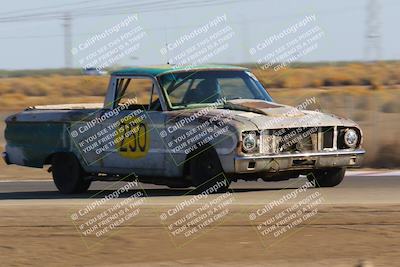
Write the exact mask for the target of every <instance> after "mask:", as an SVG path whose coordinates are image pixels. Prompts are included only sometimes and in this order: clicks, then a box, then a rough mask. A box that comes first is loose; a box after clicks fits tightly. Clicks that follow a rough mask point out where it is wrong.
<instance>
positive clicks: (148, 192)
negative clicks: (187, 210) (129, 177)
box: [0, 188, 296, 200]
mask: <svg viewBox="0 0 400 267" xmlns="http://www.w3.org/2000/svg"><path fill="white" fill-rule="evenodd" d="M282 189H288V190H289V189H296V188H245V189H234V190H229V192H231V193H234V194H240V193H246V192H260V191H277V190H278V191H279V190H282ZM139 191H142V192H143V190H129V191H128V192H124V193H121V194H120V195H119V198H129V197H131V196H133V195H134V194H135V193H137V192H139ZM113 192H115V190H89V191H88V192H86V193H82V194H71V195H64V194H61V193H59V192H57V191H23V192H2V193H0V200H18V199H32V200H34V199H38V200H40V199H101V198H104V197H106V196H109V195H111V194H112V193H113ZM196 194H197V193H196V191H195V190H193V189H144V195H145V196H146V197H175V196H184V195H196Z"/></svg>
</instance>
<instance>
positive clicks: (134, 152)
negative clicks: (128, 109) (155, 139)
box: [115, 118, 150, 158]
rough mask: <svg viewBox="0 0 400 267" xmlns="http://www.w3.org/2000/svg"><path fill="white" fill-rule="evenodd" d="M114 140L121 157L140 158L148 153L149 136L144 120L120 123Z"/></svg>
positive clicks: (135, 119)
mask: <svg viewBox="0 0 400 267" xmlns="http://www.w3.org/2000/svg"><path fill="white" fill-rule="evenodd" d="M115 138H116V140H118V142H116V146H117V150H118V153H119V154H120V155H121V156H123V157H127V158H142V157H145V156H146V155H147V153H148V151H149V147H150V145H149V144H150V134H149V129H148V127H147V125H146V123H145V121H144V120H140V119H138V118H131V119H129V120H126V121H123V122H121V124H120V125H119V127H118V129H117V134H116V137H115Z"/></svg>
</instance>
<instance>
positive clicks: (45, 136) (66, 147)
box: [5, 121, 71, 168]
mask: <svg viewBox="0 0 400 267" xmlns="http://www.w3.org/2000/svg"><path fill="white" fill-rule="evenodd" d="M66 128H67V124H66V123H62V122H59V123H58V122H32V121H29V122H12V121H7V127H6V130H5V138H6V140H7V145H6V151H7V154H8V157H9V161H10V162H11V163H14V164H17V165H22V166H29V167H38V168H41V167H43V165H44V164H45V163H46V162H45V161H46V159H47V158H48V157H49V156H50V155H51V154H53V153H56V152H67V151H71V146H70V138H68V136H67V134H66V133H67V129H66Z"/></svg>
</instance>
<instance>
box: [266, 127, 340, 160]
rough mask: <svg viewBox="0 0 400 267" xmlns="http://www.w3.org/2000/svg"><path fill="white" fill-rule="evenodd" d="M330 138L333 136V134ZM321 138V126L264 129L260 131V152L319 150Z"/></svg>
mask: <svg viewBox="0 0 400 267" xmlns="http://www.w3.org/2000/svg"><path fill="white" fill-rule="evenodd" d="M324 137H325V136H324ZM330 138H333V136H331V137H330ZM321 140H322V133H321V128H320V127H299V128H282V129H274V130H263V131H261V133H260V153H264V154H277V153H285V152H286V153H296V152H309V151H318V150H321V144H320V143H321Z"/></svg>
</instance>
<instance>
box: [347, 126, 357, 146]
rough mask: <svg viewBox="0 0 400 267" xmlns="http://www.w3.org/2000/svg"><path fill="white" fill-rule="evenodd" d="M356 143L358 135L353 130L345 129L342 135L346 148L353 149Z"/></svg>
mask: <svg viewBox="0 0 400 267" xmlns="http://www.w3.org/2000/svg"><path fill="white" fill-rule="evenodd" d="M357 142H358V134H357V132H356V131H355V130H353V129H347V130H346V132H345V133H344V143H345V144H346V146H348V147H351V148H354V147H356V145H357Z"/></svg>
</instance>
